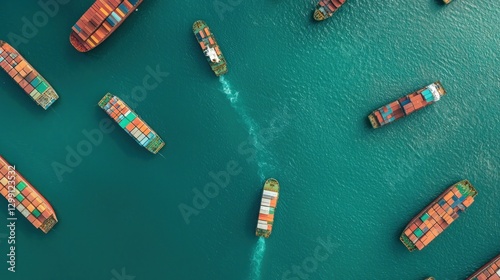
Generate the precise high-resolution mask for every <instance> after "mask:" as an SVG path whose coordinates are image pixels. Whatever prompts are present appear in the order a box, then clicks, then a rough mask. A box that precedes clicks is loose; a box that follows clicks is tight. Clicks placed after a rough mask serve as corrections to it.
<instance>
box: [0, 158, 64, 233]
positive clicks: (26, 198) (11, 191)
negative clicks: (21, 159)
mask: <svg viewBox="0 0 500 280" xmlns="http://www.w3.org/2000/svg"><path fill="white" fill-rule="evenodd" d="M0 193H1V194H2V196H4V197H5V198H6V199H7V200H8V201H9V198H11V199H12V201H13V202H10V201H9V204H12V203H13V204H14V206H15V207H16V208H17V210H18V211H19V212H20V213H21V214H22V215H23V216H24V217H26V218H27V219H28V221H30V223H31V224H32V225H33V226H35V228H39V229H40V230H42V231H43V232H44V233H48V232H49V231H50V230H51V229H52V227H54V225H55V224H56V223H57V222H58V220H57V217H56V213H55V212H54V209H52V206H51V205H50V203H49V202H48V201H47V200H46V199H45V198H44V197H43V196H42V195H41V194H40V193H39V192H38V191H37V190H36V189H35V188H34V187H33V186H32V185H31V184H30V183H29V182H28V181H26V179H24V177H23V176H22V175H21V174H20V173H19V172H18V171H17V169H16V168H15V167H14V166H12V165H10V164H9V163H8V162H7V161H6V160H5V159H4V158H3V157H1V156H0ZM9 196H11V197H9ZM13 211H15V210H13Z"/></svg>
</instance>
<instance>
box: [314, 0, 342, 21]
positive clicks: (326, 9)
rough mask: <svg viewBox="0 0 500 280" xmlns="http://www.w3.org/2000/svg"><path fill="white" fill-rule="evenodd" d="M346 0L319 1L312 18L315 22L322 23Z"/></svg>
mask: <svg viewBox="0 0 500 280" xmlns="http://www.w3.org/2000/svg"><path fill="white" fill-rule="evenodd" d="M345 1H346V0H320V1H319V2H318V4H317V5H316V9H315V10H314V14H313V18H314V20H316V21H322V20H325V19H327V18H330V17H332V16H333V14H335V13H336V12H337V11H338V9H339V8H340V7H342V5H344V3H345Z"/></svg>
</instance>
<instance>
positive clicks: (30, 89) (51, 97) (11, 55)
mask: <svg viewBox="0 0 500 280" xmlns="http://www.w3.org/2000/svg"><path fill="white" fill-rule="evenodd" d="M0 66H1V67H2V68H3V70H5V72H7V73H8V74H9V76H11V77H12V79H14V81H15V82H16V83H17V84H18V85H19V86H20V87H21V88H22V89H24V91H25V92H26V93H27V94H28V95H29V96H30V97H31V99H33V100H34V101H35V102H36V104H38V105H40V106H42V108H43V109H45V110H47V108H49V107H50V105H52V103H54V102H55V101H56V100H57V99H58V98H59V95H57V93H56V91H55V90H54V88H52V86H51V85H50V84H49V82H47V80H45V79H44V78H43V77H42V75H40V74H39V73H38V72H37V71H36V70H35V69H34V68H33V66H31V65H30V64H29V63H28V61H26V59H24V57H22V56H21V54H19V52H18V51H16V50H15V49H14V48H13V47H12V46H11V45H9V44H8V43H6V42H4V41H0Z"/></svg>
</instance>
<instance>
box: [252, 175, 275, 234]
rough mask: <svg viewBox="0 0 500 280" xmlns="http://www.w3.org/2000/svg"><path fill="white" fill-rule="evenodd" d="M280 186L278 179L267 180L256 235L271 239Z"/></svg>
mask: <svg viewBox="0 0 500 280" xmlns="http://www.w3.org/2000/svg"><path fill="white" fill-rule="evenodd" d="M279 191H280V185H279V183H278V181H277V180H276V179H272V178H271V179H267V180H266V182H265V183H264V188H263V190H262V199H261V202H260V210H259V219H258V221H257V228H256V230H255V235H256V236H259V237H265V238H269V236H270V235H271V233H272V230H273V226H274V213H275V210H276V207H277V204H278V198H279Z"/></svg>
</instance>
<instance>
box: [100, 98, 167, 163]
mask: <svg viewBox="0 0 500 280" xmlns="http://www.w3.org/2000/svg"><path fill="white" fill-rule="evenodd" d="M99 107H101V108H102V109H104V111H106V113H107V114H108V115H109V116H110V117H112V118H113V119H114V120H115V121H116V122H117V123H118V124H119V125H120V127H121V128H123V130H125V131H126V132H127V133H128V134H129V135H130V136H132V138H134V140H135V141H136V142H137V143H139V145H141V146H143V147H144V148H146V149H147V150H148V151H150V152H152V153H153V154H156V153H158V151H160V150H161V148H163V146H165V142H163V140H162V139H161V137H160V135H158V133H156V132H155V131H154V130H153V129H152V128H151V127H150V126H149V125H148V124H147V123H146V122H145V121H143V120H142V119H141V117H139V115H137V113H136V112H134V110H132V109H130V107H129V106H128V105H127V104H126V103H125V102H123V101H122V100H121V99H120V98H118V97H117V96H114V95H112V94H111V93H107V94H106V95H105V96H104V97H103V98H102V99H101V101H99Z"/></svg>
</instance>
